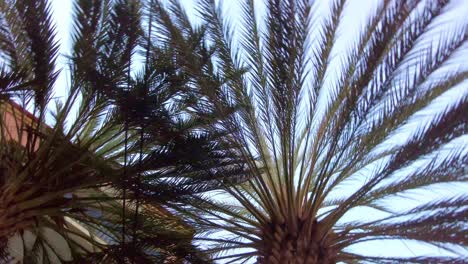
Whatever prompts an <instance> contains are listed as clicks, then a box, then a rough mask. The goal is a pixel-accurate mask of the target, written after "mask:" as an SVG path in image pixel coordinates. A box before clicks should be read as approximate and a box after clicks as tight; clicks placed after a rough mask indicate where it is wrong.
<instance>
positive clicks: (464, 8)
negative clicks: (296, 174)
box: [52, 0, 468, 256]
mask: <svg viewBox="0 0 468 264" xmlns="http://www.w3.org/2000/svg"><path fill="white" fill-rule="evenodd" d="M238 1H239V0H224V1H222V2H223V6H224V9H223V10H224V11H225V12H226V14H227V15H228V16H229V17H230V18H231V21H232V23H233V25H234V27H235V25H236V23H238V20H237V19H236V15H237V14H239V12H240V10H239V7H238V4H239V2H238ZM376 1H378V0H349V1H348V6H347V9H346V12H345V14H344V20H343V22H342V25H343V26H342V28H341V29H340V32H339V34H340V36H341V38H342V39H341V41H340V43H341V45H342V47H341V52H343V51H345V50H344V49H345V48H346V46H347V45H348V44H349V40H348V39H347V38H351V37H353V35H354V33H355V32H356V30H359V29H360V26H359V25H361V24H362V22H363V21H364V20H365V18H366V16H367V14H368V12H369V11H368V10H371V9H372V8H373V6H375V3H376ZM181 2H182V4H183V5H184V6H185V7H186V10H187V13H188V14H189V16H190V18H191V19H193V20H197V19H198V18H197V17H196V14H195V11H194V5H195V0H182V1H181ZM325 2H326V1H325ZM453 2H454V3H452V5H453V8H452V10H451V11H450V15H448V16H447V18H449V19H448V21H447V22H448V23H458V22H457V21H463V20H464V19H466V16H468V4H467V3H468V0H457V1H453ZM72 6H73V0H52V8H53V17H54V20H55V23H56V26H57V38H59V39H60V43H61V48H60V53H61V56H60V58H59V65H61V66H62V67H63V68H62V73H61V74H60V76H59V79H58V81H57V83H56V87H55V97H56V98H63V97H64V96H65V95H66V87H67V86H68V85H67V84H68V79H67V69H66V67H64V66H65V64H66V62H67V60H66V58H65V56H64V55H67V54H69V50H70V46H71V29H72V24H71V23H72ZM434 38H437V36H434ZM337 50H338V52H336V54H335V55H336V56H340V55H342V54H341V52H340V47H338V49H337ZM460 92H462V93H467V92H468V89H467V87H466V83H465V85H464V86H463V87H458V89H455V90H454V91H453V92H452V93H451V94H448V95H445V97H444V100H449V101H450V100H453V96H456V94H457V93H460ZM428 113H429V114H427V115H428V116H431V114H430V112H428ZM461 144H465V145H467V144H468V140H467V139H466V137H465V138H464V139H462V140H461ZM447 191H449V192H453V191H454V190H453V189H450V190H449V189H445V190H438V191H435V192H434V193H433V195H434V196H436V195H437V192H438V193H444V192H447ZM455 191H460V192H462V193H463V192H464V191H463V190H455ZM465 194H466V192H465ZM418 195H419V194H416V195H415V199H416V200H418V201H419V200H425V199H431V198H433V197H434V196H430V197H428V196H420V195H419V196H418ZM395 201H396V202H395V205H394V206H395V207H404V206H408V201H406V200H404V201H403V200H402V201H397V200H395ZM410 204H411V203H410ZM362 215H365V213H364V212H362V211H360V212H356V213H354V215H353V214H351V215H350V216H349V217H351V218H352V217H356V218H359V217H362ZM354 247H355V248H353V250H356V251H358V252H366V253H371V254H372V255H376V256H378V255H381V254H386V255H387V253H388V252H393V254H394V255H395V256H413V255H426V254H429V255H430V254H432V253H434V252H433V250H434V248H432V247H427V246H424V245H421V244H418V243H411V242H406V243H405V242H401V241H382V242H374V243H373V244H372V245H370V244H363V245H356V246H354ZM464 254H466V255H467V256H468V251H466V250H465V251H464Z"/></svg>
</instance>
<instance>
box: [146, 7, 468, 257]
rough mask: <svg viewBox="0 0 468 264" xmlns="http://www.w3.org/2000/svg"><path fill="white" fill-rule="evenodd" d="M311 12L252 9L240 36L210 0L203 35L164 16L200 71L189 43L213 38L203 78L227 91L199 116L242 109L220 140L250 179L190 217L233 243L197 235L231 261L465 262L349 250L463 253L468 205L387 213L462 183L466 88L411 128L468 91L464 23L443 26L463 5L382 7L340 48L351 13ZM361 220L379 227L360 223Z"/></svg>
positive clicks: (454, 201)
mask: <svg viewBox="0 0 468 264" xmlns="http://www.w3.org/2000/svg"><path fill="white" fill-rule="evenodd" d="M312 2H313V1H308V0H304V1H301V0H267V1H265V6H264V7H265V8H264V9H262V8H260V9H259V8H258V6H259V5H258V3H256V2H255V1H253V0H246V1H242V4H241V8H242V15H241V22H240V23H239V24H238V28H240V29H238V30H233V29H232V28H231V24H230V22H229V20H228V19H225V17H224V15H223V12H222V11H223V8H222V7H221V6H220V5H218V4H216V2H215V1H214V0H202V1H200V3H199V6H198V11H199V12H200V17H201V20H202V22H201V23H200V24H201V25H197V26H191V24H190V22H189V20H188V19H187V17H186V16H184V15H182V14H181V13H180V12H175V11H174V10H177V9H174V8H173V6H177V4H176V3H173V4H172V6H171V5H170V6H169V7H168V8H167V9H164V8H162V7H161V6H157V7H155V12H156V13H157V14H158V17H159V23H160V24H161V25H160V28H162V29H161V31H162V32H164V33H165V34H162V35H163V38H164V39H165V40H166V41H167V43H170V44H171V45H173V47H174V48H176V49H177V50H178V51H179V54H180V56H185V57H187V56H191V57H190V58H191V60H190V61H191V62H193V61H196V58H197V56H196V54H197V52H198V51H197V50H194V51H193V52H192V53H191V54H190V55H186V53H185V50H184V47H185V46H187V44H186V42H187V39H190V37H191V35H190V34H192V33H191V32H193V28H201V30H203V31H204V32H206V40H205V42H204V43H205V45H206V46H208V47H209V49H210V50H212V54H213V57H212V64H213V66H212V67H213V68H215V71H216V75H214V76H207V74H203V72H199V73H198V74H199V75H196V76H195V78H196V80H197V81H198V82H200V80H202V79H203V78H211V79H214V80H215V81H214V82H213V84H215V85H217V86H213V87H216V89H217V90H216V91H217V93H216V95H215V96H211V94H207V95H206V97H205V99H206V100H205V104H204V105H203V107H204V108H203V109H207V108H210V109H212V111H213V112H221V113H222V112H223V110H224V109H223V105H235V106H237V108H236V110H237V112H235V113H234V114H232V115H230V116H229V118H226V119H223V120H221V121H220V122H218V124H217V127H222V129H223V130H225V131H227V132H226V133H227V136H225V137H224V138H223V140H224V141H225V142H229V144H230V145H232V146H236V147H237V150H238V154H239V155H240V156H242V157H243V158H244V162H245V163H243V164H241V163H239V164H238V166H246V168H247V170H248V174H249V175H250V177H251V178H250V179H249V180H248V181H247V182H245V183H243V184H240V185H235V184H230V183H229V182H225V186H226V188H225V192H224V194H223V195H224V196H223V200H222V201H219V200H218V199H209V198H208V197H202V198H200V199H205V203H202V204H203V206H198V207H197V208H198V210H186V213H187V214H188V215H189V216H192V219H193V220H192V221H193V222H194V224H196V225H198V226H199V227H200V228H205V229H206V230H207V231H213V230H214V229H218V230H224V231H225V232H226V231H227V232H229V233H230V234H231V237H229V236H228V237H226V236H208V237H200V238H199V239H200V240H205V241H207V242H209V243H210V245H211V246H210V249H209V252H218V253H219V252H220V251H221V252H222V251H227V253H224V254H221V255H219V256H218V257H217V259H220V260H221V259H222V260H226V261H228V263H237V262H239V263H243V262H244V261H247V260H249V259H256V260H257V263H278V264H280V263H336V262H339V261H344V262H350V263H351V262H357V261H370V262H379V263H382V262H391V263H394V262H404V263H407V262H416V263H419V262H431V261H434V262H438V263H440V262H443V261H448V262H450V261H462V260H463V256H460V257H459V258H457V257H453V258H452V257H444V256H442V255H441V256H434V257H424V256H417V257H408V258H405V257H385V256H382V257H377V256H372V255H371V254H367V255H366V254H361V253H356V252H352V251H350V250H349V248H350V247H351V246H353V245H356V244H358V243H361V242H368V241H374V240H381V239H389V240H392V239H400V240H406V241H408V240H413V241H420V242H424V243H428V244H430V245H433V246H435V247H438V248H442V249H446V250H449V251H451V249H453V246H456V245H465V243H466V238H465V235H464V233H466V225H465V224H464V221H466V214H467V211H466V204H467V196H466V195H456V196H453V195H452V196H445V197H443V198H440V199H438V198H435V199H433V200H431V201H428V202H427V203H420V204H418V205H417V206H414V207H412V208H409V209H407V210H402V209H401V208H398V207H394V206H392V205H391V204H392V201H393V200H392V199H396V197H398V196H403V195H406V194H408V193H410V192H411V191H423V190H427V189H428V188H430V187H432V186H433V185H436V184H441V183H455V182H461V181H463V180H464V179H465V178H466V177H465V176H466V169H464V168H465V167H464V166H466V163H467V161H468V159H467V158H468V157H467V156H466V154H467V152H466V144H464V145H461V146H460V145H458V146H453V145H450V142H455V141H456V140H457V139H458V140H460V138H462V137H463V135H465V134H466V132H467V121H468V120H467V117H468V116H467V115H466V112H467V110H468V97H467V95H466V89H464V90H463V91H462V92H461V94H458V96H457V98H454V100H452V101H451V103H448V104H446V105H445V106H444V107H443V110H442V111H439V113H438V114H436V115H433V118H432V119H431V120H430V121H428V122H427V123H425V124H424V125H423V126H419V127H418V128H417V129H416V130H414V129H413V130H411V129H408V126H409V125H410V124H414V123H413V121H414V120H418V118H422V117H420V113H421V111H423V110H425V109H427V108H428V107H429V106H431V105H432V103H433V102H434V101H436V99H438V98H439V97H440V96H441V95H442V94H444V93H446V92H448V91H452V89H457V88H454V87H458V89H459V88H460V87H464V88H466V82H464V81H465V80H466V77H467V72H466V67H463V66H464V65H463V64H462V63H461V62H460V60H457V55H458V54H464V52H466V24H463V25H456V26H447V25H446V24H443V23H442V22H441V21H443V18H444V15H446V14H448V13H449V11H450V9H451V8H453V6H451V5H450V4H449V3H448V1H379V2H378V6H377V7H376V8H375V10H373V11H372V12H371V14H370V15H369V17H368V19H367V20H366V23H365V25H364V26H363V27H362V29H361V30H360V31H359V33H358V34H357V35H355V36H353V39H352V41H350V42H349V43H346V44H347V46H346V47H345V48H343V49H340V50H339V51H338V50H337V49H339V48H338V47H337V46H338V45H337V43H339V40H340V38H339V34H340V32H343V29H342V27H343V25H342V20H343V16H344V15H343V14H344V13H345V12H346V9H347V6H348V5H349V3H347V1H345V0H337V1H330V7H329V9H330V10H329V12H328V13H327V14H326V15H325V16H320V15H319V12H322V11H319V10H322V9H323V5H324V3H323V1H315V3H312ZM348 2H351V1H348ZM319 3H320V4H319ZM325 13H326V12H325ZM440 29H443V30H444V32H443V34H442V33H441V32H440ZM438 30H439V31H438ZM435 35H437V40H436V41H434V40H432V38H433V36H435ZM338 52H340V53H341V54H340V53H338ZM194 53H195V55H194ZM199 57H201V55H200V56H199ZM194 58H195V59H194ZM458 58H459V57H458ZM180 61H182V60H180ZM182 63H183V62H182ZM465 65H466V64H465ZM186 67H190V66H189V65H187V66H186ZM203 109H199V111H203ZM439 109H441V108H439ZM398 138H399V140H398V142H396V143H395V139H398ZM405 138H406V139H405ZM448 146H451V147H449V148H448V149H449V154H447V151H446V150H447V147H448ZM444 150H445V152H444ZM442 153H445V154H442ZM233 165H234V164H233ZM226 195H227V196H228V197H230V198H227V199H226V198H225V197H226ZM389 204H390V205H389ZM208 208H209V209H208ZM360 208H361V209H360ZM355 210H368V211H362V212H369V211H370V212H371V213H374V214H377V213H378V216H379V217H377V218H375V217H374V218H372V219H366V218H365V217H361V218H360V219H358V220H356V221H351V220H349V219H350V218H349V217H347V216H348V215H349V214H350V213H352V212H355ZM200 215H202V217H201V216H200ZM223 234H225V233H223Z"/></svg>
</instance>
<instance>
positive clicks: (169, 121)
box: [0, 0, 235, 263]
mask: <svg viewBox="0 0 468 264" xmlns="http://www.w3.org/2000/svg"><path fill="white" fill-rule="evenodd" d="M74 8H75V10H74V20H73V22H74V23H73V35H72V42H73V43H72V50H71V51H70V54H69V56H68V57H69V65H68V66H69V69H67V70H64V69H62V70H64V71H65V73H68V74H69V79H70V82H69V84H68V85H67V87H58V89H66V90H67V96H66V97H65V98H64V99H63V100H61V99H57V100H55V107H54V102H53V100H52V98H53V97H52V96H53V92H54V86H55V85H65V84H62V83H59V82H57V78H58V76H59V72H60V70H61V69H59V68H60V65H59V64H58V63H57V62H56V61H57V57H58V51H59V43H58V42H57V40H56V33H55V27H54V25H53V22H52V18H51V10H50V3H49V2H48V1H46V0H25V1H0V14H1V18H0V28H1V30H0V50H1V54H2V61H1V71H0V95H1V102H0V103H1V107H2V118H0V119H1V122H0V132H1V137H0V146H1V147H0V168H1V170H0V259H2V261H20V262H24V263H49V262H51V263H62V262H70V261H73V262H77V263H81V262H85V261H86V262H89V261H93V262H96V263H102V262H104V263H131V262H133V263H135V262H136V263H162V262H165V263H166V262H167V263H180V262H182V261H184V260H185V261H190V262H192V263H200V262H203V263H206V262H207V260H206V256H205V255H204V254H203V253H201V252H200V251H199V250H198V249H197V248H196V247H195V246H194V245H192V239H193V236H194V234H195V233H196V232H197V230H196V229H194V228H193V227H191V226H189V225H188V223H186V222H184V221H182V220H181V219H180V218H178V217H176V216H174V214H173V213H171V212H170V209H168V208H170V207H171V206H176V207H179V206H180V205H185V204H186V203H189V202H190V197H191V195H193V194H194V193H203V192H206V191H210V190H213V189H217V188H219V187H220V186H221V184H220V183H219V179H223V178H224V176H223V175H219V177H216V176H213V175H211V174H207V173H206V171H208V170H210V169H212V168H213V167H215V166H216V167H220V168H222V167H223V166H222V164H220V163H219V162H221V161H223V160H226V161H223V162H224V163H225V164H227V165H229V164H230V163H231V162H229V159H233V158H235V157H234V156H231V154H229V151H225V150H224V149H225V146H224V145H222V146H223V147H222V150H223V152H222V153H221V151H220V150H219V149H220V148H221V144H218V143H216V142H217V138H218V137H220V136H221V135H222V134H221V133H218V132H216V131H208V130H207V129H205V128H204V127H205V126H208V125H209V124H210V123H211V122H213V120H216V118H219V116H210V115H208V114H205V115H201V114H195V113H194V112H193V111H192V110H191V108H190V105H192V104H197V102H196V101H197V100H196V97H195V96H194V92H195V91H194V90H193V89H191V88H190V85H189V83H188V81H189V79H188V78H187V77H186V76H185V75H184V71H182V70H181V69H180V67H179V66H178V65H177V64H175V63H173V61H172V58H173V53H174V51H173V49H171V47H167V46H164V45H161V44H160V43H157V42H156V41H155V39H157V38H156V36H155V35H154V34H153V33H152V32H153V30H152V29H151V25H152V24H153V23H152V22H151V20H152V17H151V14H150V13H148V12H147V7H146V5H142V3H140V2H139V1H132V0H117V1H107V0H93V1H89V0H79V1H76V3H75V7H74ZM146 25H149V26H148V27H146ZM139 60H142V61H143V63H142V65H143V66H141V67H140V65H135V64H137V61H139ZM18 104H19V105H18ZM11 107H13V108H12V109H16V110H12V111H10V112H9V113H8V115H10V114H11V116H12V118H11V120H14V122H13V123H14V125H13V126H11V122H7V120H6V119H7V118H6V112H7V110H6V109H10V108H11ZM18 109H19V110H18ZM24 109H29V110H30V111H31V112H32V114H29V113H27V112H26V111H25V110H24ZM11 120H10V121H11ZM194 152H196V153H198V154H199V155H195V156H194V155H193V153H194ZM227 165H226V166H227ZM231 171H233V170H231ZM222 181H223V180H221V182H222ZM148 193H149V194H151V199H146V198H145V197H146V196H147V194H148Z"/></svg>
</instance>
